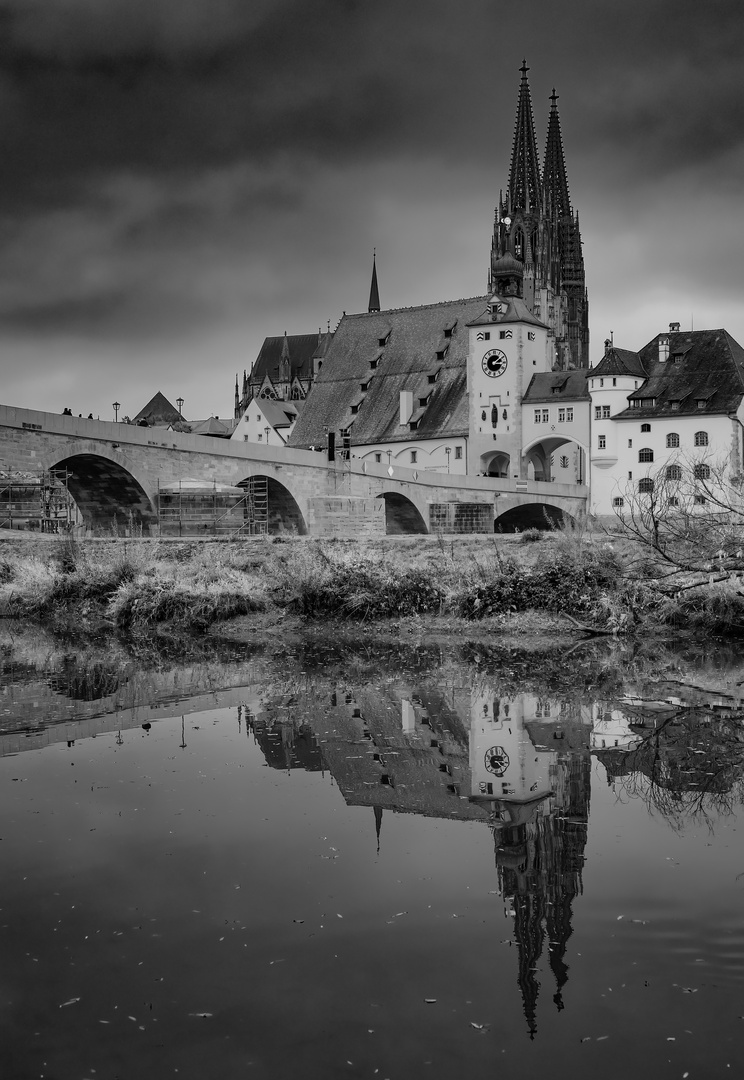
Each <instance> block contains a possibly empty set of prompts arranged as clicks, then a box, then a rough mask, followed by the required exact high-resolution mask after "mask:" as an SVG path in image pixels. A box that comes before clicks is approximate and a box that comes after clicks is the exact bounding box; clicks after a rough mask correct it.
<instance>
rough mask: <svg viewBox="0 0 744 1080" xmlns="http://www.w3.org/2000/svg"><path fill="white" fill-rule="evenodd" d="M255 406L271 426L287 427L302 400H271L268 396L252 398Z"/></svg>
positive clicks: (298, 409) (297, 412)
mask: <svg viewBox="0 0 744 1080" xmlns="http://www.w3.org/2000/svg"><path fill="white" fill-rule="evenodd" d="M253 404H254V405H256V406H257V408H259V409H260V410H261V412H262V413H263V415H264V416H265V417H266V420H267V421H268V423H269V424H271V426H272V427H273V428H280V427H289V425H290V424H291V423H293V422H294V420H295V419H296V418H297V416H298V415H299V412H300V408H301V407H302V406H303V405H304V404H305V403H304V401H272V400H271V399H270V398H254V399H253Z"/></svg>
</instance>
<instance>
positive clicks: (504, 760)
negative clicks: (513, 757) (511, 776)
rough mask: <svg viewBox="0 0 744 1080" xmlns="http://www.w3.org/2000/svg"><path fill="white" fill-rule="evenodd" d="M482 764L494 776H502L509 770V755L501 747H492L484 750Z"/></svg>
mask: <svg viewBox="0 0 744 1080" xmlns="http://www.w3.org/2000/svg"><path fill="white" fill-rule="evenodd" d="M484 764H485V766H486V768H487V769H488V771H489V772H490V773H493V774H494V776H503V775H504V773H505V772H506V770H507V769H508V768H509V755H508V754H507V752H506V750H505V749H504V748H503V746H492V747H491V749H490V750H486V754H485V761H484Z"/></svg>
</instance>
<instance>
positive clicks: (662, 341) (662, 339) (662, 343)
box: [659, 323, 679, 364]
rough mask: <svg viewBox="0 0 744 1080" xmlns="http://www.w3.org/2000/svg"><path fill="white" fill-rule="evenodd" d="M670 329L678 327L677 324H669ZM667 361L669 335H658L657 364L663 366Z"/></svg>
mask: <svg viewBox="0 0 744 1080" xmlns="http://www.w3.org/2000/svg"><path fill="white" fill-rule="evenodd" d="M669 326H670V329H671V327H672V326H679V323H670V324H669ZM668 359H669V334H659V363H661V364H663V363H665V362H666V361H667V360H668Z"/></svg>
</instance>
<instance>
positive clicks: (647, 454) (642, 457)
mask: <svg viewBox="0 0 744 1080" xmlns="http://www.w3.org/2000/svg"><path fill="white" fill-rule="evenodd" d="M638 460H639V461H653V460H654V452H653V450H652V449H651V447H650V446H644V447H643V449H642V450H639V451H638Z"/></svg>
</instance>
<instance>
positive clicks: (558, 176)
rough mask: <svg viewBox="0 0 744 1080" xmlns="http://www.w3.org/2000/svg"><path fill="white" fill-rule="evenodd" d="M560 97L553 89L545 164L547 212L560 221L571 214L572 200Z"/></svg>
mask: <svg viewBox="0 0 744 1080" xmlns="http://www.w3.org/2000/svg"><path fill="white" fill-rule="evenodd" d="M557 102H558V95H557V94H556V92H555V87H554V88H553V93H552V94H551V95H550V116H549V117H548V137H547V140H546V142H545V160H544V163H543V192H544V199H545V210H546V212H547V214H548V216H549V217H551V218H553V219H554V220H556V221H557V220H559V219H560V218H562V217H566V216H568V215H569V214H570V213H571V199H570V197H569V194H568V177H567V176H566V160H565V158H564V156H563V137H562V135H561V121H560V117H559V115H558V105H557Z"/></svg>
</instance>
